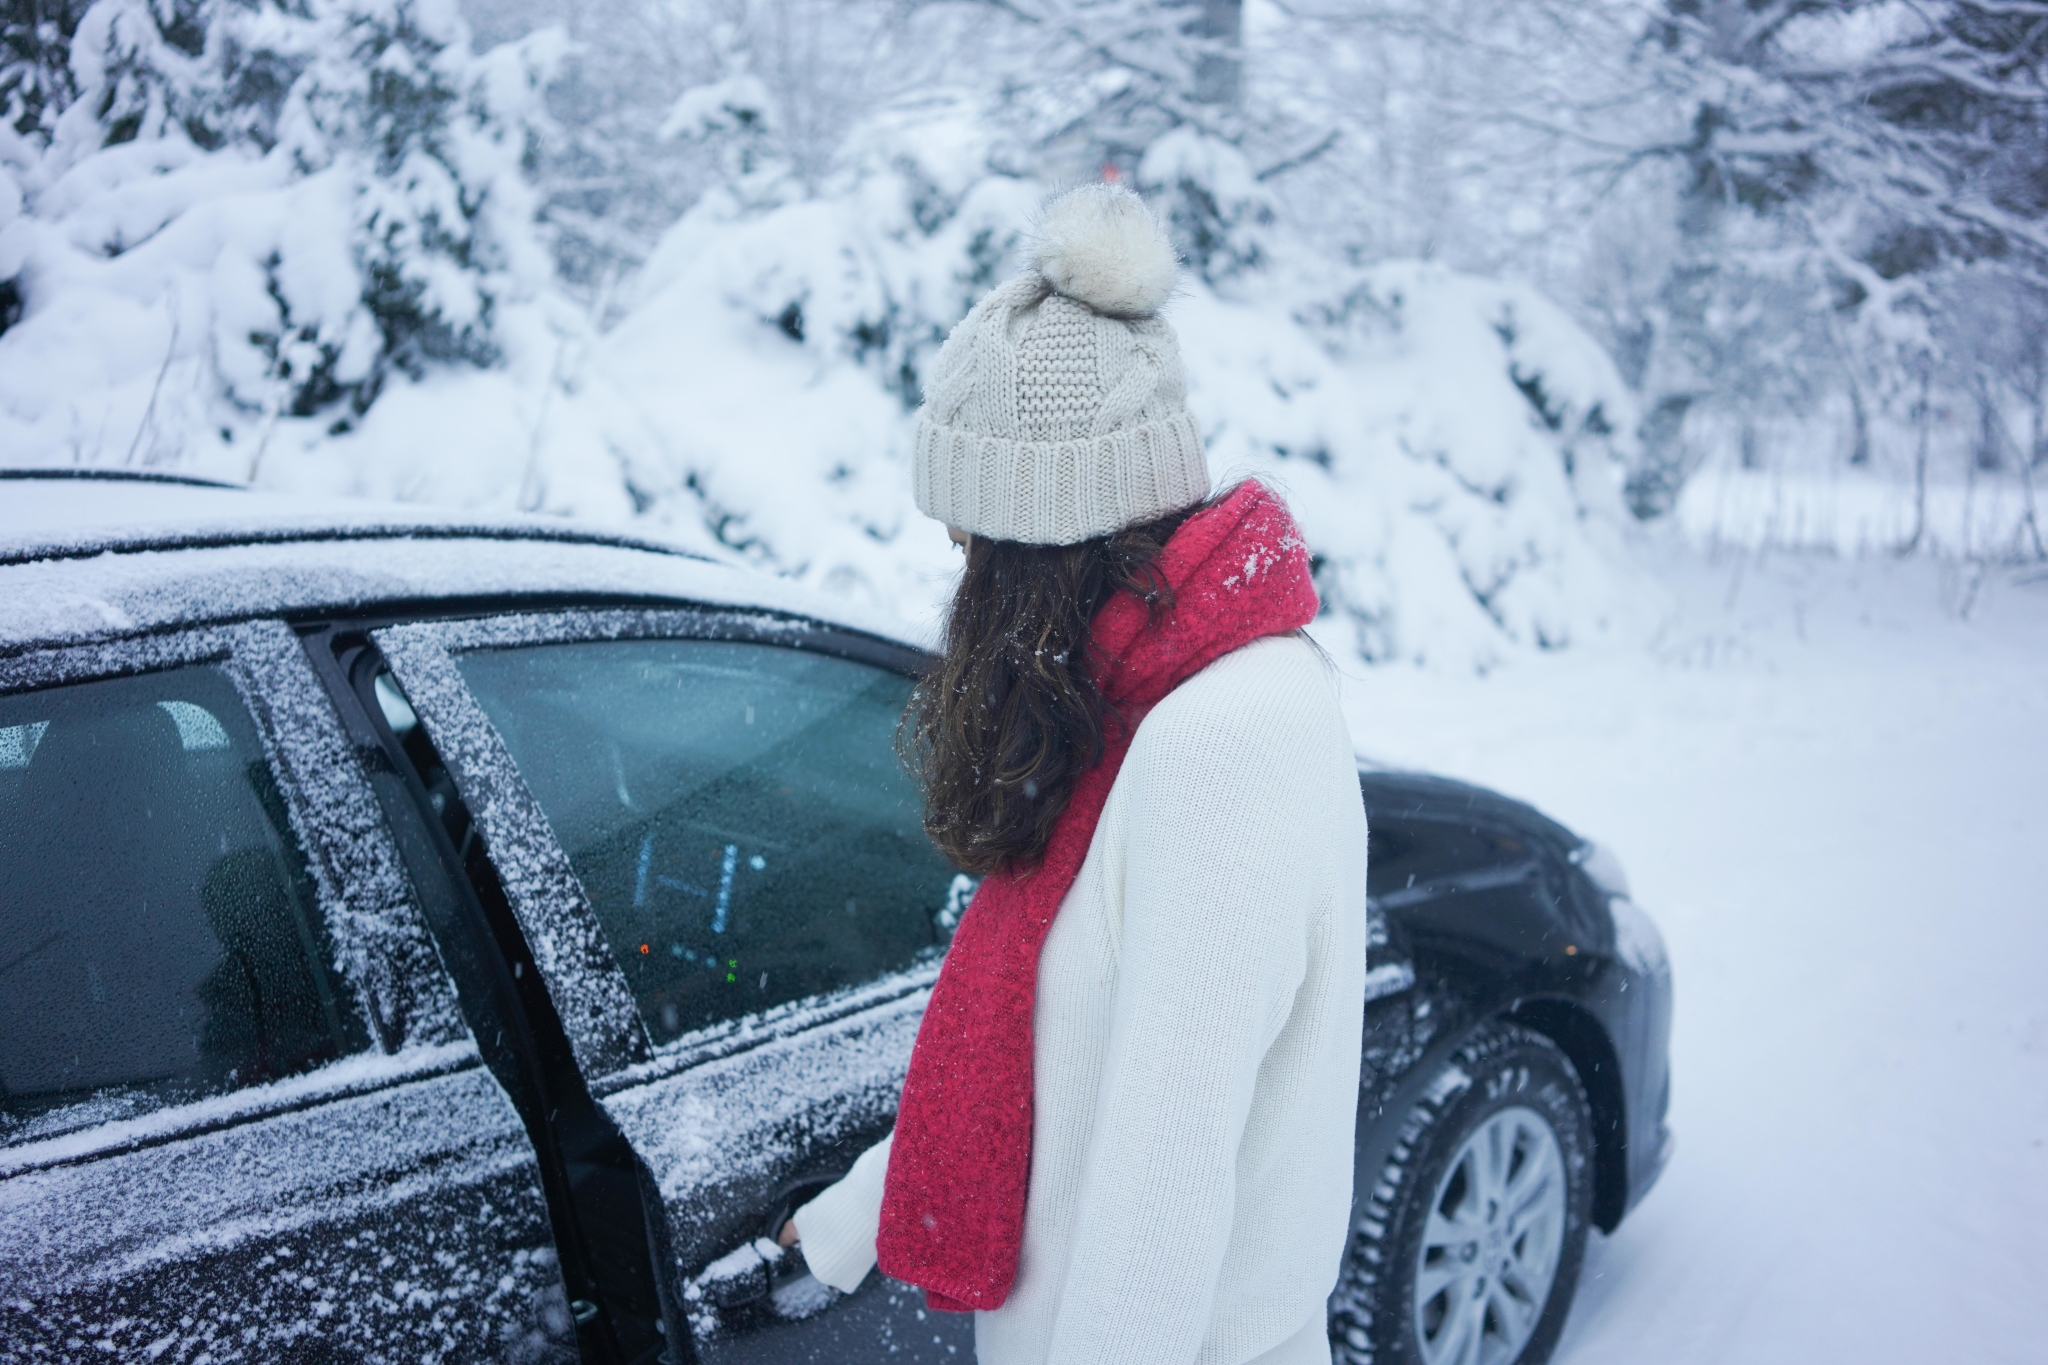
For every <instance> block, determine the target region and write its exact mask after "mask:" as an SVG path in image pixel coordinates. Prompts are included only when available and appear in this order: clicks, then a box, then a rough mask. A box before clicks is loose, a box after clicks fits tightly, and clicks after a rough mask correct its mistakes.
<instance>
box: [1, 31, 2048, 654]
mask: <svg viewBox="0 0 2048 1365" xmlns="http://www.w3.org/2000/svg"><path fill="white" fill-rule="evenodd" d="M0 12H4V14H5V29H4V34H0V63H4V65H0V104H4V106H5V114H4V125H0V452H4V458H5V461H6V462H7V463H10V464H22V463H54V464H87V465H117V466H129V467H138V468H150V469H159V470H173V471H181V472H188V473H194V474H200V475H207V476H213V477H218V478H225V479H230V480H234V481H247V482H252V483H256V484H259V485H267V486H274V487H280V488H288V489H296V490H308V491H312V490H321V491H333V492H349V493H362V494H369V495H373V496H382V497H397V498H403V499H412V500H423V501H433V502H444V503H455V504H462V505H469V506H477V507H487V508H500V509H511V508H518V509H526V510H534V511H543V512H560V513H573V514H578V515H582V516H586V517H594V518H601V519H609V520H622V519H637V520H638V521H640V522H641V523H642V524H643V526H644V527H645V529H647V530H649V531H652V532H654V533H656V534H664V535H667V536H669V537H671V538H678V539H682V540H685V541H699V542H703V541H717V542H721V543H722V544H723V545H724V546H725V547H726V548H727V549H728V550H730V551H735V552H738V553H740V554H742V555H744V556H746V557H748V558H751V559H753V560H755V561H757V562H759V563H761V564H763V565H765V566H768V567H770V568H773V569H775V570H778V571H781V572H785V573H789V574H792V575H795V576H798V577H800V578H802V579H805V580H807V581H810V582H813V583H816V584H819V585H821V586H822V587H824V588H825V589H827V590H829V591H836V592H840V593H845V594H849V595H852V596H854V597H857V598H860V599H863V600H864V601H866V602H867V603H869V604H871V605H873V606H876V607H880V608H882V609H884V610H893V611H896V612H898V613H901V614H904V615H907V616H909V617H911V618H913V619H916V618H920V617H925V616H928V614H929V610H930V607H931V605H932V603H933V602H935V601H936V600H937V596H938V594H939V593H940V591H941V588H942V580H943V576H944V572H945V569H946V567H947V563H948V561H947V560H946V558H945V546H944V542H943V540H942V539H941V538H940V537H939V535H938V534H937V530H936V528H934V527H931V526H929V525H926V524H924V523H922V522H921V520H920V519H919V518H917V517H916V515H915V513H914V510H913V509H912V507H911V505H910V499H909V480H908V477H907V467H906V464H905V453H906V451H907V448H908V433H909V415H910V413H911V412H912V410H913V409H914V408H915V406H916V404H917V402H918V397H919V376H920V373H921V371H922V368H923V366H924V365H925V364H926V363H927V362H928V360H929V358H930V356H931V354H932V352H933V350H934V349H935V347H936V346H937V344H938V343H939V341H940V340H941V339H942V338H943V336H944V335H945V333H946V331H947V329H948V328H949V327H950V326H951V324H952V323H953V322H954V321H956V320H957V319H958V318H959V317H960V316H961V315H962V314H963V313H964V312H965V311H966V309H967V308H968V307H969V306H970V305H971V304H972V303H973V301H974V300H975V299H976V298H978V297H979V295H980V294H981V293H982V292H984V291H985V290H987V289H988V288H990V287H991V286H992V285H993V284H995V283H997V282H998V281H1000V280H1001V279H1003V278H1004V277H1005V276H1006V275H1007V274H1008V273H1009V272H1010V271H1011V270H1013V269H1014V268H1015V260H1016V258H1017V246H1018V242H1019V233H1020V231H1021V230H1024V229H1027V228H1028V224H1029V221H1030V218H1031V215H1032V213H1033V211H1034V209H1035V207H1036V206H1037V204H1038V203H1039V202H1040V201H1041V200H1042V198H1043V197H1044V196H1045V194H1046V193H1047V192H1048V190H1050V189H1051V188H1054V187H1057V186H1059V185H1062V184H1066V183H1071V182H1074V181H1077V180H1082V179H1089V178H1094V177H1097V176H1113V177H1117V178H1120V179H1123V180H1126V181H1129V182H1131V183H1134V184H1136V185H1137V186H1138V187H1140V188H1141V189H1142V190H1143V191H1144V192H1145V193H1146V194H1147V195H1148V196H1150V197H1151V198H1152V199H1153V201H1154V202H1155V203H1156V204H1157V205H1159V206H1160V207H1161V208H1162V209H1163V210H1165V211H1166V212H1167V213H1168V214H1169V215H1170V217H1171V221H1172V224H1173V227H1174V230H1175V232H1176V234H1177V236H1178V239H1179V244H1180V247H1181V250H1182V252H1183V254H1184V256H1185V259H1186V262H1187V266H1188V270H1187V283H1186V286H1185V289H1184V292H1183V296H1182V297H1181V298H1180V299H1179V300H1178V301H1177V302H1176V304H1175V305H1174V309H1173V312H1172V316H1173V318H1174V321H1175V323H1176V325H1177V326H1178V328H1179V329H1180V332H1181V336H1182V339H1183V344H1184V346H1185V348H1186V350H1187V353H1188V360H1189V366H1190V371H1191V382H1192V387H1193V393H1192V400H1191V401H1192V403H1193V405H1194V407H1195V410H1196V412H1197V415H1198V417H1199V418H1200V419H1201V421H1202V423H1203V425H1204V427H1205V430H1206V432H1207V434H1208V437H1209V440H1210V444H1211V450H1212V463H1213V464H1214V466H1215V467H1216V468H1217V470H1218V471H1219V472H1220V473H1221V472H1252V471H1262V472H1266V473H1269V474H1272V475H1274V476H1276V477H1277V478H1278V479H1279V481H1280V483H1281V484H1282V486H1283V487H1284V488H1285V489H1286V490H1287V491H1288V492H1289V493H1290V494H1291V496H1292V497H1293V499H1294V501H1295V503H1296V504H1297V507H1298V509H1299V511H1300V512H1301V514H1302V517H1303V520H1304V522H1305V524H1306V525H1307V528H1308V531H1309V534H1310V537H1311V540H1312V542H1313V544H1314V547H1315V549H1316V551H1317V553H1318V555H1319V556H1320V561H1319V562H1320V569H1319V575H1320V584H1321V587H1322V589H1323V593H1324V597H1325V600H1326V601H1327V602H1328V603H1329V605H1330V607H1331V609H1332V612H1333V613H1334V617H1333V620H1334V621H1335V622H1336V623H1338V624H1340V625H1341V629H1340V630H1337V631H1335V632H1332V633H1331V634H1330V638H1332V639H1335V640H1340V641H1343V640H1348V641H1350V642H1352V643H1353V644H1354V645H1355V649H1356V651H1357V653H1358V654H1359V655H1360V656H1362V657H1363V658H1364V659H1366V660H1374V661H1377V660H1391V659H1416V660H1427V661H1431V662H1438V663H1447V664H1449V665H1451V666H1453V667H1456V668H1461V669H1462V668H1465V667H1472V666H1476V667H1479V668H1482V669H1483V668H1486V667H1488V666H1489V665H1491V664H1492V663H1494V662H1495V661H1497V660H1498V659H1500V658H1502V657H1503V656H1505V655H1509V654H1513V653H1516V652H1518V651H1520V650H1522V649H1524V648H1526V647H1539V648H1550V647H1559V646H1565V645H1569V644H1571V643H1573V642H1575V641H1579V640H1583V639H1587V638H1591V637H1594V636H1599V635H1602V634H1607V633H1611V632H1614V631H1616V630H1618V629H1626V628H1627V627H1628V626H1629V625H1630V623H1632V622H1640V621H1642V620H1645V619H1647V617H1648V615H1650V614H1654V612H1655V611H1656V610H1657V607H1656V604H1655V603H1654V602H1653V601H1650V600H1649V597H1648V590H1647V589H1645V588H1644V587H1643V586H1642V579H1641V575H1639V574H1638V573H1636V572H1634V571H1633V570H1632V568H1631V560H1630V558H1629V556H1630V553H1631V551H1630V549H1629V546H1630V545H1631V544H1632V543H1634V541H1635V540H1636V539H1639V538H1640V537H1641V536H1642V535H1644V534H1646V533H1648V534H1655V529H1654V528H1655V527H1657V526H1658V525H1660V524H1662V525H1670V524H1674V523H1675V524H1677V525H1678V526H1679V527H1680V528H1681V529H1682V530H1683V532H1684V533H1685V534H1686V535H1688V536H1689V537H1691V538H1692V539H1694V540H1706V541H1709V542H1712V543H1716V544H1719V543H1729V544H1740V545H1748V546H1751V547H1756V546H1761V545H1773V546H1789V547H1798V546H1806V547H1818V548H1824V549H1832V550H1835V551H1839V552H1842V553H1848V554H1856V553H1868V552H1880V551H1908V552H1919V553H1922V554H1929V555H1939V556H1951V557H1957V558H1960V559H1962V560H1964V561H1967V562H1970V563H1976V564H1983V563H1994V562H1998V561H2005V560H2013V559H2033V558H2040V557H2042V556H2043V555H2044V540H2043V534H2042V529H2041V526H2040V523H2039V521H2038V519H2037V517H2036V515H2035V493H2036V489H2035V483H2036V482H2037V481H2038V479H2039V478H2040V476H2041V475H2042V474H2043V472H2044V468H2048V466H2044V462H2048V326H2044V325H2043V320H2044V318H2048V4H2043V3H2038V2H2037V0H1252V2H1251V3H1249V4H1242V5H1241V4H1240V3H1239V0H467V3H466V4H462V5H458V4H457V3H455V0H281V2H280V0H91V2H90V3H88V2H87V0H6V2H5V9H4V11H0Z"/></svg>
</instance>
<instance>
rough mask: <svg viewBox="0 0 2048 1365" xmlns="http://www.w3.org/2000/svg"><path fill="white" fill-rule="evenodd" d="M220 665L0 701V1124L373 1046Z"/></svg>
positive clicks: (18, 1131)
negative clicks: (337, 969)
mask: <svg viewBox="0 0 2048 1365" xmlns="http://www.w3.org/2000/svg"><path fill="white" fill-rule="evenodd" d="M332 961H333V952H332V948H331V945H330V944H329V942H328V939H327V935H326V931H325V927H324V924H323V922H322V919H321V916H320V914H319V911H318V909H317V905H316V902H315V898H314V892H313V888H312V885H311V881H310V878H309V877H308V876H307V873H306V868H305V863H304V860H303V857H302V855H301V852H300V849H299V847H298V845H297V843H296V842H295V840H294V838H293V836H292V834H291V831H290V827H289V824H288V821H287V819H286V817H285V814H284V808H283V804H282V802H281V801H280V800H279V796H278V792H277V788H276V786H275V784H274V782H273V780H272V778H271V773H270V769H269V766H268V765H267V763H266V762H265V760H264V754H263V748H262V744H261V742H260V741H259V739H258V738H257V735H256V731H255V726H254V723H253V721H252V719H251V717H250V716H249V713H248V711H247V710H246V708H245V707H244V705H243V703H242V701H241V698H240V696H239V694H238V693H237V692H236V690H235V687H234V684H233V683H232V682H231V681H230V680H229V679H228V677H227V676H226V674H224V673H223V672H222V671H221V670H219V669H217V668H213V667H206V666H201V667H191V668H181V669H175V670H171V671H167V672H163V673H156V674H149V675H145V676H141V677H133V678H121V679H111V680H104V681H97V682H87V683H80V684H75V685H71V686H65V687H53V688H47V689H43V690H39V691H34V692H26V693H18V694H15V695H11V696H4V697H0V1086H4V1091H0V1114H4V1118H0V1136H4V1138H5V1140H8V1141H19V1140H25V1139H27V1138H30V1137H35V1136H39V1135H42V1134H45V1133H49V1132H54V1131H61V1130H64V1129H67V1128H71V1127H75V1126H78V1125H80V1124H83V1123H90V1122H97V1121H100V1120H102V1119H106V1118H113V1117H119V1116H121V1115H123V1114H128V1113H135V1112H139V1111H141V1110H143V1109H147V1108H154V1107H156V1106H158V1105H160V1104H164V1103H173V1102H178V1101H182V1100H186V1099H192V1098H197V1097H201V1096H205V1095H211V1094H219V1093H222V1092H224V1091H227V1090H232V1089H235V1088H238V1087H241V1086H246V1085H254V1084H259V1083H261V1082H264V1081H268V1080H274V1079H276V1078H278V1077H281V1076H287V1075H291V1074H293V1073H296V1072H300V1071H304V1070H306V1069H308V1068H310V1067H313V1066H316V1065H318V1064H320V1063H322V1062H326V1061H329V1060H332V1059H334V1058H336V1057H339V1056H342V1055H344V1054H346V1053H348V1052H351V1051H354V1050H356V1049H359V1048H362V1047H366V1046H367V1045H368V1039H367V1035H366V1033H365V1031H364V1029H363V1027H362V1025H361V1022H360V1020H359V1018H358V1017H357V1015H356V1014H355V1012H354V1008H353V1005H352V1003H351V1000H350V997H349V994H348V992H347V991H346V990H344V989H342V988H341V983H340V982H338V981H337V979H336V977H335V973H334V971H333V968H332V966H331V963H332Z"/></svg>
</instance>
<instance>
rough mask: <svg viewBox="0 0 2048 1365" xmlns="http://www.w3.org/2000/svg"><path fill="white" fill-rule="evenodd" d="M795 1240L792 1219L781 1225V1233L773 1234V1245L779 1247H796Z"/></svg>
mask: <svg viewBox="0 0 2048 1365" xmlns="http://www.w3.org/2000/svg"><path fill="white" fill-rule="evenodd" d="M796 1239H797V1232H796V1219H794V1218H792V1219H790V1220H789V1221H788V1222H787V1223H784V1224H783V1225H782V1231H780V1232H778V1233H776V1234H775V1245H777V1246H779V1247H793V1246H795V1245H796Z"/></svg>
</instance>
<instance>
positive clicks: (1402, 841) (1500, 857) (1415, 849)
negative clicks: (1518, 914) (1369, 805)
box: [1365, 816, 1534, 896]
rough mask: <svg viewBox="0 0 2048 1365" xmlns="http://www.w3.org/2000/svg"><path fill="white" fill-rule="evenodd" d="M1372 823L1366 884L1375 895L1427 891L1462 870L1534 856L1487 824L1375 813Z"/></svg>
mask: <svg viewBox="0 0 2048 1365" xmlns="http://www.w3.org/2000/svg"><path fill="white" fill-rule="evenodd" d="M1370 826H1371V830H1372V836H1371V837H1372V847H1371V853H1370V855H1369V857H1368V860H1367V865H1366V874H1365V884H1366V890H1367V892H1368V894H1370V895H1373V896H1387V895H1392V894H1395V893H1397V892H1403V891H1414V890H1417V889H1426V888H1427V887H1428V886H1429V885H1430V884H1431V883H1433V882H1441V881H1443V880H1445V879H1446V878H1450V877H1454V876H1458V875H1461V874H1469V873H1474V872H1486V871H1494V870H1498V869H1502V868H1509V867H1518V866H1521V865H1524V864H1526V863H1528V862H1529V861H1530V859H1531V858H1532V857H1533V856H1534V854H1533V853H1532V852H1531V851H1530V849H1529V846H1528V845H1527V844H1526V843H1524V842H1522V841H1521V840H1520V839H1517V838H1515V837H1514V836H1513V835H1510V834H1506V833H1504V832H1502V831H1500V830H1496V829H1492V828H1489V827H1488V826H1485V825H1473V824H1465V823H1461V822H1458V821H1451V820H1418V819H1394V818H1387V817H1381V816H1372V817H1371V820H1370Z"/></svg>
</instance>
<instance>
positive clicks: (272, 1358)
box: [0, 621, 574, 1362]
mask: <svg viewBox="0 0 2048 1365" xmlns="http://www.w3.org/2000/svg"><path fill="white" fill-rule="evenodd" d="M0 945H4V947H0V1340H4V1341H5V1343H6V1349H5V1352H4V1353H5V1354H6V1356H7V1358H9V1359H16V1360H53V1361H76V1360H82V1359H99V1358H109V1359H132V1360H153V1361H163V1362H184V1361H198V1360H207V1361H241V1360H246V1361H262V1362H276V1361H299V1360H303V1361H321V1362H327V1361H344V1362H345V1361H366V1362H367V1361H383V1360H399V1359H403V1360H407V1361H423V1360H432V1361H450V1362H453V1361H472V1360H474V1361H483V1360H527V1361H542V1360H567V1359H573V1358H574V1342H573V1339H572V1336H571V1329H570V1316H571V1315H570V1312H569V1308H568V1304H567V1301H566V1299H565V1297H564V1295H563V1292H562V1287H561V1278H560V1274H559V1272H558V1270H557V1268H556V1258H555V1251H554V1246H553V1241H552V1237H551V1234H550V1229H549V1224H548V1218H547V1211H546V1208H545V1205H544V1202H543V1198H542V1193H541V1189H540V1186H539V1184H538V1181H537V1178H536V1172H535V1165H534V1159H533V1154H532V1151H531V1149H530V1147H529V1145H528V1142H527V1138H526V1135H525V1132H524V1130H523V1129H522V1127H521V1125H520V1122H519V1119H518V1117H517V1115H516V1114H515V1113H514V1112H513V1110H512V1107H511V1105H510V1104H509V1103H508V1101H507V1099H506V1097H505V1095H504V1093H503V1092H502V1090H501V1089H500V1088H499V1087H498V1085H497V1084H496V1083H495V1081H494V1080H493V1079H492V1077H491V1075H490V1074H489V1072H488V1071H487V1070H485V1068H484V1067H483V1066H482V1065H481V1063H480V1059H479V1054H478V1049H477V1046H476V1043H475V1041H474V1039H473V1038H472V1037H471V1035H470V1032H469V1030H468V1028H467V1027H466V1025H465V1024H464V1021H463V1018H462V1016H461V1014H460V1012H459V1009H458V1007H457V1001H456V997H455V994H454V992H453V990H452V988H451V985H450V982H449V980H448V977H447V975H446V973H445V972H444V971H443V970H442V968H441V964H440V962H439V960H438V958H437V955H436V952H435V949H434V946H433V944H432V942H431V940H430V938H429V936H428V933H427V931H426V929H425V926H424V925H423V923H422V922H421V919H420V915H419V912H418V903H417V900H416V897H415V894H414V888H413V886H412V884H411V883H410V881H409V880H408V877H407V874H406V872H405V870H404V868H403V866H402V864H401V861H400V859H399V858H398V856H397V854H396V851H395V849H394V846H393V844H392V842H391V840H390V837H389V834H388V831H387V830H386V829H385V827H384V826H383V825H382V823H381V821H380V819H379V816H378V811H377V807H376V805H375V802H374V801H373V799H372V798H371V796H370V793H369V791H368V789H367V787H366V785H365V783H364V780H363V774H362V772H361V770H360V768H359V767H357V765H356V763H355V761H354V758H353V757H352V755H351V753H350V751H349V748H348V746H347V744H346V743H345V741H344V739H343V737H342V733H341V731H340V730H339V728H338V727H337V724H336V718H335V715H334V713H333V711H332V710H331V709H330V707H329V706H328V704H327V701H326V698H325V696H324V694H323V692H322V690H321V688H320V686H319V684H318V683H317V681H316V679H315V678H314V677H313V675H312V673H311V671H310V669H309V668H308V667H307V663H306V660H305V657H304V654H303V652H302V651H301V650H300V649H299V647H298V643H297V641H296V639H295V638H294V636H293V634H292V632H291V631H290V630H289V629H288V628H287V627H286V626H284V625H283V624H282V623H279V622H274V621H272V622H254V623H249V624H245V625H239V626H234V627H225V628H216V629H208V630H196V631H190V632H185V633H180V634H172V635H166V636H155V637H150V638H148V639H144V640H135V641H126V642H121V643H116V644H109V645H104V646H95V647H88V648H76V649H69V650H60V651H52V652H40V653H33V654H23V655H17V656H14V657H11V658H7V659H4V660H0Z"/></svg>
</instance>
